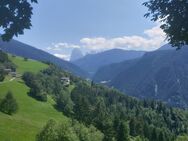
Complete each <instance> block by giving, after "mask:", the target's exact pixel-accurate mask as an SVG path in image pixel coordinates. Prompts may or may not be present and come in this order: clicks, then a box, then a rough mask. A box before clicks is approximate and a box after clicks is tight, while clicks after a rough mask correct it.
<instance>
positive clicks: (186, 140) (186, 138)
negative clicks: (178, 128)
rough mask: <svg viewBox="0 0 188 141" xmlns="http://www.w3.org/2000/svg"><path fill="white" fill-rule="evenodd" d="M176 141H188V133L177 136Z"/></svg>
mask: <svg viewBox="0 0 188 141" xmlns="http://www.w3.org/2000/svg"><path fill="white" fill-rule="evenodd" d="M176 141H188V135H181V136H178V137H177V139H176Z"/></svg>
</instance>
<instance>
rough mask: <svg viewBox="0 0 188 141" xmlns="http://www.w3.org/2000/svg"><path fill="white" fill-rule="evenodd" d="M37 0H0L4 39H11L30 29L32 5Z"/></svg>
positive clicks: (0, 25)
mask: <svg viewBox="0 0 188 141" xmlns="http://www.w3.org/2000/svg"><path fill="white" fill-rule="evenodd" d="M31 3H37V0H1V1H0V29H2V31H3V33H1V37H2V40H4V41H9V40H10V39H12V38H13V36H18V35H19V34H23V33H24V29H30V27H31V26H32V25H31V16H32V14H33V13H32V10H33V8H32V6H31Z"/></svg>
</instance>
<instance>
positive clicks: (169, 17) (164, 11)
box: [143, 0, 188, 47]
mask: <svg viewBox="0 0 188 141" xmlns="http://www.w3.org/2000/svg"><path fill="white" fill-rule="evenodd" d="M143 5H145V6H146V7H147V8H148V9H149V12H148V13H147V14H146V15H145V16H146V17H151V20H152V21H158V20H159V21H161V22H162V25H161V28H162V29H163V31H164V32H165V33H166V35H167V38H168V40H169V42H170V43H171V44H172V45H174V46H178V47H181V46H182V45H185V44H188V38H187V36H188V28H187V25H188V14H187V13H188V3H187V0H148V2H145V3H144V4H143Z"/></svg>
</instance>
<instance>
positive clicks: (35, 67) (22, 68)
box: [9, 55, 48, 74]
mask: <svg viewBox="0 0 188 141" xmlns="http://www.w3.org/2000/svg"><path fill="white" fill-rule="evenodd" d="M9 59H10V60H11V61H12V62H13V63H14V64H16V66H17V72H19V73H21V74H23V73H24V72H33V73H37V72H39V71H40V70H42V69H45V68H47V67H48V65H46V64H44V63H41V62H38V61H35V60H30V59H28V60H27V61H25V60H24V59H23V58H21V57H12V56H11V55H9Z"/></svg>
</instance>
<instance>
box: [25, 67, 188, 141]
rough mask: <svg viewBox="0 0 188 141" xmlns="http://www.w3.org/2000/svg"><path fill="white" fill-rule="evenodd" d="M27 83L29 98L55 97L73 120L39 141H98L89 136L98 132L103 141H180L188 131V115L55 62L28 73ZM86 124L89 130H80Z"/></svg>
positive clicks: (50, 126) (55, 127) (40, 136)
mask: <svg viewBox="0 0 188 141" xmlns="http://www.w3.org/2000/svg"><path fill="white" fill-rule="evenodd" d="M62 77H68V78H70V85H69V86H67V85H64V82H62V81H61V78H62ZM23 79H24V81H25V83H26V84H27V85H28V86H29V87H30V92H29V95H30V96H32V97H33V98H35V99H37V100H40V101H43V102H45V101H47V98H48V96H47V95H49V96H51V97H53V98H54V100H55V101H56V105H54V107H55V108H57V110H59V111H62V112H63V113H64V114H65V115H66V116H68V117H69V118H71V119H72V121H70V123H69V124H67V125H57V124H56V123H55V121H49V123H47V125H46V126H45V127H44V129H43V130H42V131H41V132H40V133H39V134H38V136H37V139H38V140H40V141H46V140H47V138H52V139H51V140H58V141H59V140H62V139H65V140H80V141H90V140H91V141H94V140H95V139H96V138H95V139H94V138H91V137H89V136H93V134H96V136H97V137H98V139H97V140H98V141H100V140H103V141H131V140H138V141H175V140H181V139H182V138H183V137H185V136H183V135H184V134H187V133H188V113H187V112H186V111H183V110H180V109H175V108H172V107H168V106H166V105H165V104H163V103H162V102H158V101H148V100H143V101H140V100H137V99H136V98H132V97H128V96H126V95H123V94H122V93H120V92H119V91H117V90H115V89H110V88H107V87H104V86H100V85H97V84H94V83H93V82H89V81H85V80H82V79H80V78H78V77H75V76H72V75H71V74H69V73H67V72H65V71H62V70H61V69H59V68H58V67H56V66H54V65H52V64H50V65H49V68H47V69H46V70H43V71H41V72H40V73H38V74H32V73H25V74H24V75H23ZM82 126H84V128H85V130H84V128H83V130H79V131H78V128H82ZM65 128H67V130H70V132H68V131H67V130H66V129H65ZM180 135H181V136H180ZM73 137H75V139H72V138H73ZM82 137H84V139H82ZM177 137H178V139H176V138H177ZM180 137H182V138H180ZM87 138H88V139H87ZM185 138H186V137H185Z"/></svg>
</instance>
